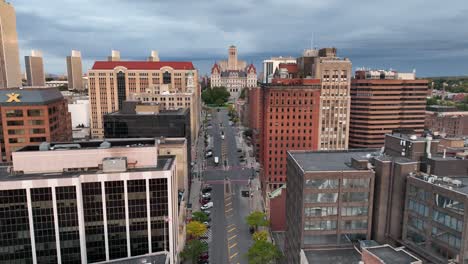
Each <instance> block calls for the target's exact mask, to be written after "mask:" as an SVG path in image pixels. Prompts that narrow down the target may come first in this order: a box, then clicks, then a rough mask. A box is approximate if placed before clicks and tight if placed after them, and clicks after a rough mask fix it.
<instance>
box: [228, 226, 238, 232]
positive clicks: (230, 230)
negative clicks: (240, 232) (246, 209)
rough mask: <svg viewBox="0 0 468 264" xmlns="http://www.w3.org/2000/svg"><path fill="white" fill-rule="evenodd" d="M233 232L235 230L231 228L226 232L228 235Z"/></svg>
mask: <svg viewBox="0 0 468 264" xmlns="http://www.w3.org/2000/svg"><path fill="white" fill-rule="evenodd" d="M235 230H236V228H235V227H233V228H231V229H229V230H228V233H231V232H232V231H235Z"/></svg>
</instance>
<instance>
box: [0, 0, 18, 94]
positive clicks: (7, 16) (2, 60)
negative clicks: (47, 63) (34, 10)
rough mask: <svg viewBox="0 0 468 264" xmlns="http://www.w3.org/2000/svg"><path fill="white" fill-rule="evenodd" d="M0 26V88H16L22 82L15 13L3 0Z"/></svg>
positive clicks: (9, 4) (0, 4)
mask: <svg viewBox="0 0 468 264" xmlns="http://www.w3.org/2000/svg"><path fill="white" fill-rule="evenodd" d="M0 27H1V31H0V34H1V35H0V89H3V88H17V87H20V86H21V85H22V84H21V67H20V59H19V48H18V33H17V32H16V13H15V8H14V7H13V5H12V4H11V3H9V2H6V1H5V0H0Z"/></svg>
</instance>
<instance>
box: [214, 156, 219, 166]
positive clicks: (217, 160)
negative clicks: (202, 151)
mask: <svg viewBox="0 0 468 264" xmlns="http://www.w3.org/2000/svg"><path fill="white" fill-rule="evenodd" d="M214 163H215V165H218V164H219V158H218V157H214Z"/></svg>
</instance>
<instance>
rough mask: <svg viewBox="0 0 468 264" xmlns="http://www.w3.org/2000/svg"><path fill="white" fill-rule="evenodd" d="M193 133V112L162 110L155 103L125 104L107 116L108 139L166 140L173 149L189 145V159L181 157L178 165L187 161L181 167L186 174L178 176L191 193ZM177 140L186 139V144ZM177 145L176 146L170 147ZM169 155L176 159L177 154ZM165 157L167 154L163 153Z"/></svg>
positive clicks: (185, 188) (183, 187)
mask: <svg viewBox="0 0 468 264" xmlns="http://www.w3.org/2000/svg"><path fill="white" fill-rule="evenodd" d="M190 133H191V131H190V110H189V109H179V110H159V105H157V104H154V103H151V104H150V103H138V102H136V101H133V102H128V101H127V102H124V107H123V109H122V110H120V111H119V112H115V113H110V114H106V115H105V116H104V137H105V138H141V137H143V138H145V137H146V138H162V140H161V142H163V143H165V144H162V143H161V144H162V145H164V146H168V147H166V148H169V147H170V146H172V145H176V144H175V143H179V144H183V145H185V155H184V156H183V157H180V158H179V157H178V158H179V159H178V162H182V161H185V162H184V163H181V164H180V165H181V166H184V168H182V167H180V166H179V170H182V169H183V170H184V172H186V173H185V174H178V176H180V177H179V186H178V187H179V189H180V190H187V191H188V182H187V179H188V172H189V171H190V163H191V161H192V159H191V158H192V155H191V152H192V147H191V143H192V141H191V134H190ZM173 138H176V139H180V138H185V140H186V141H184V142H183V143H181V142H180V140H178V141H177V140H176V141H174V140H173ZM170 143H173V144H170ZM169 152H170V153H166V154H165V155H168V154H170V155H174V150H173V151H171V150H169ZM161 154H163V153H161Z"/></svg>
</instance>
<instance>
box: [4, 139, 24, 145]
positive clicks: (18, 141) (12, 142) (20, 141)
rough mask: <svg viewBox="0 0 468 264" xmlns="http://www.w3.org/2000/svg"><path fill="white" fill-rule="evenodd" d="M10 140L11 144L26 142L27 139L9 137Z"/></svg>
mask: <svg viewBox="0 0 468 264" xmlns="http://www.w3.org/2000/svg"><path fill="white" fill-rule="evenodd" d="M8 142H9V143H11V144H15V143H24V142H26V140H25V139H24V138H9V139H8Z"/></svg>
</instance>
